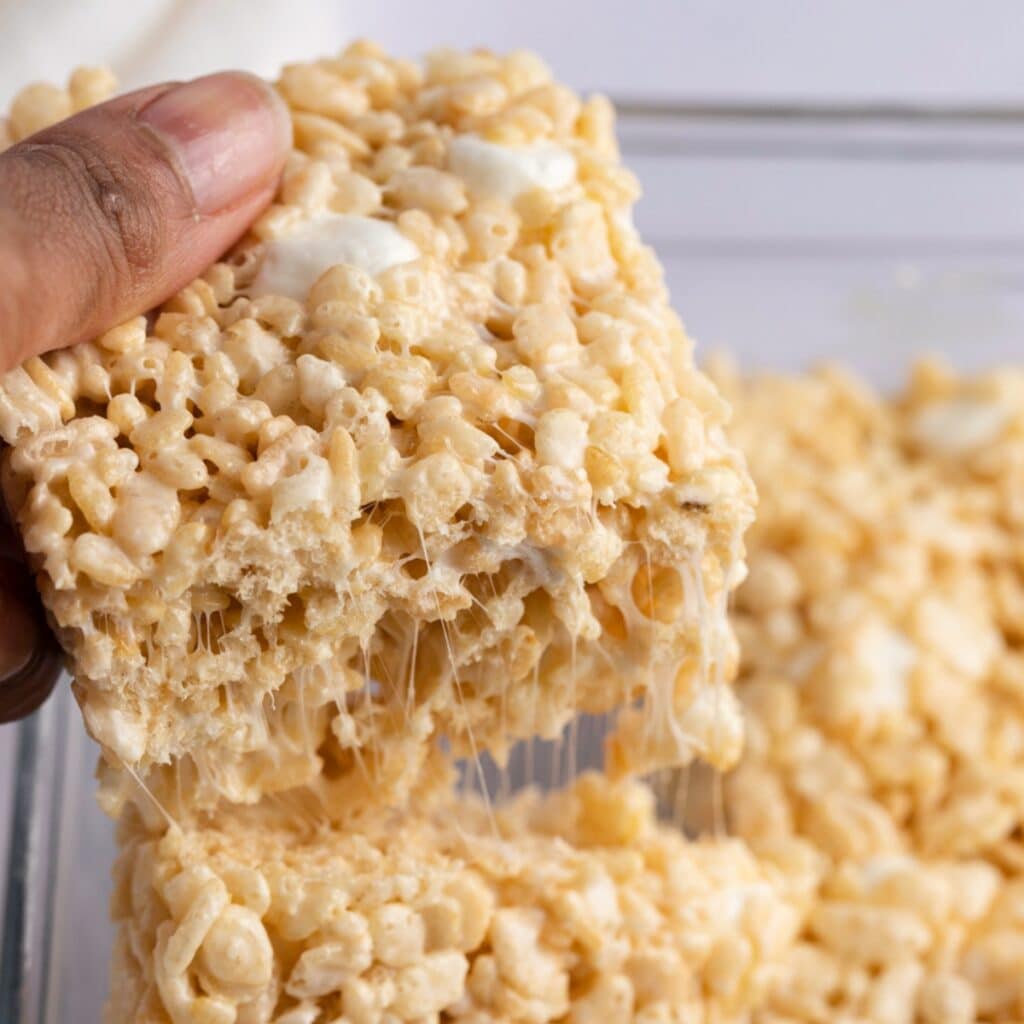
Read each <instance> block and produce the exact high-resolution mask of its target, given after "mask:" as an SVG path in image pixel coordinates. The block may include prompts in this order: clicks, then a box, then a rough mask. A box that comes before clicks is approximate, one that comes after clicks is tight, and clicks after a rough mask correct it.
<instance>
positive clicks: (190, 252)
mask: <svg viewBox="0 0 1024 1024" xmlns="http://www.w3.org/2000/svg"><path fill="white" fill-rule="evenodd" d="M290 139H291V126H290V122H289V119H288V112H287V109H286V108H285V106H284V104H283V102H282V101H281V100H280V99H279V98H278V97H277V94H276V93H274V91H273V90H272V89H271V88H270V87H269V86H268V85H266V84H265V83H264V82H262V81H261V80H260V79H258V78H255V77H253V76H251V75H246V74H241V73H236V72H226V73H222V74H217V75H210V76H208V77H206V78H199V79H196V80H195V81H192V82H187V83H185V84H173V85H161V86H154V87H153V88H150V89H143V90H141V91H139V92H135V93H131V94H129V95H126V96H121V97H119V98H117V99H114V100H111V101H110V102H108V103H104V104H101V105H100V106H97V107H93V108H91V109H89V110H86V111H84V112H83V113H81V114H78V115H76V116H75V117H72V118H69V119H68V120H66V121H62V122H60V123H59V124H56V125H53V126H52V127H50V128H47V129H45V130H44V131H41V132H39V133H38V134H36V135H33V136H30V137H29V138H27V139H25V140H24V141H22V142H20V143H18V144H17V145H15V146H12V147H11V148H10V149H8V150H6V151H5V152H4V153H2V154H0V372H4V371H6V370H8V369H10V368H11V367H12V366H15V365H17V364H18V363H20V362H22V361H24V360H25V359H26V358H28V357H29V356H32V355H36V354H38V353H40V352H44V351H47V350H49V349H52V348H59V347H61V346H64V345H68V344H72V343H74V342H78V341H84V340H85V339H87V338H90V337H93V336H94V335H96V334H99V333H100V332H101V331H103V330H104V329H106V328H107V327H110V326H111V325H112V324H115V323H118V322H120V321H122V320H124V319H127V318H128V317H130V316H132V315H134V314H136V313H139V312H142V311H144V310H146V309H149V308H150V307H152V306H154V305H156V304H157V303H159V302H161V301H162V300H163V299H165V298H167V297H168V296H170V295H172V294H174V293H175V292H176V291H178V290H179V289H180V288H181V287H183V286H184V285H185V284H187V283H188V282H189V281H191V280H192V279H193V278H194V277H195V276H196V275H197V274H199V273H201V272H202V271H203V270H204V269H205V268H206V267H207V266H208V265H209V264H211V263H213V262H214V261H215V260H216V259H217V258H218V257H219V256H220V255H221V254H222V253H223V252H224V250H225V249H227V248H228V247H229V246H230V245H231V244H232V243H233V242H234V241H235V240H236V239H238V238H239V237H240V236H241V234H242V233H243V232H244V231H245V229H246V227H247V226H248V225H249V224H250V222H251V221H252V220H253V219H254V218H255V217H256V215H257V214H258V213H259V212H260V210H262V208H263V207H264V206H266V205H267V203H268V202H269V201H270V199H271V196H272V195H273V192H274V188H275V186H276V183H277V178H278V175H279V174H280V172H281V169H282V167H283V166H284V161H285V157H286V155H287V152H288V147H289V144H290Z"/></svg>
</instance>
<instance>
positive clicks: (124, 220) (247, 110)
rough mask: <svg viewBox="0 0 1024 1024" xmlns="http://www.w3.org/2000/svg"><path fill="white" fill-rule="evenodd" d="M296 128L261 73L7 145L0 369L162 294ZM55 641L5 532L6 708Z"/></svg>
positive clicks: (262, 183)
mask: <svg viewBox="0 0 1024 1024" xmlns="http://www.w3.org/2000/svg"><path fill="white" fill-rule="evenodd" d="M290 140H291V126H290V122H289V119H288V113H287V110H286V108H285V107H284V104H283V103H282V102H281V100H280V99H278V98H277V96H276V94H275V93H274V92H273V90H271V89H270V88H269V87H268V86H267V85H265V84H264V83H263V82H261V81H260V80H259V79H257V78H253V77H251V76H249V75H243V74H238V73H224V74H218V75H210V76H209V77H207V78H200V79H197V80H196V81H194V82H188V83H185V84H171V85H158V86H154V87H152V88H149V89H142V90H140V91H139V92H135V93H130V94H129V95H126V96H121V97H119V98H117V99H114V100H111V101H110V102H109V103H104V104H101V105H100V106H97V107H93V108H92V109H90V110H86V111H84V112H83V113H81V114H78V115H76V116H75V117H72V118H69V119H68V120H67V121H62V122H61V123H60V124H57V125H54V126H53V127H51V128H47V129H46V130H45V131H42V132H39V133H38V134H36V135H33V136H31V137H30V138H27V139H25V140H23V141H22V142H20V143H18V144H17V145H15V146H12V147H11V148H10V149H8V150H6V151H5V152H4V153H2V154H0V373H6V372H7V371H8V370H9V369H11V368H12V367H14V366H17V365H18V364H19V363H21V362H22V361H24V360H25V359H27V358H29V357H30V356H33V355H37V354H39V353H41V352H46V351H48V350H50V349H54V348H60V347H62V346H65V345H69V344H73V343H75V342H79V341H84V340H86V339H88V338H91V337H94V336H95V335H96V334H99V333H100V332H101V331H103V330H104V329H106V328H107V327H110V326H112V325H114V324H116V323H119V322H120V321H122V320H125V319H127V318H129V317H131V316H134V315H135V314H137V313H140V312H143V311H145V310H147V309H149V308H151V307H153V306H155V305H156V304H157V303H159V302H161V301H163V300H164V299H166V298H168V297H169V296H171V295H173V294H174V293H175V292H176V291H178V290H179V289H180V288H182V287H183V286H184V285H186V284H188V282H189V281H191V280H192V279H193V278H194V277H196V275H198V274H199V273H201V272H202V271H203V270H204V269H205V268H206V267H207V266H209V265H210V264H211V263H213V262H215V261H216V259H217V258H218V257H219V256H220V255H221V254H222V253H223V252H224V250H225V249H227V248H228V247H229V246H230V245H231V244H232V243H233V242H234V241H235V240H236V239H238V238H239V237H240V236H241V235H242V234H243V232H244V231H245V229H246V228H247V227H248V225H249V224H250V223H251V222H252V220H253V219H254V218H255V217H256V216H257V214H259V213H260V211H261V210H262V209H263V208H264V207H265V206H266V205H267V204H268V203H269V202H270V199H271V196H272V195H273V193H274V188H275V186H276V184H277V179H278V176H279V175H280V173H281V170H282V168H283V166H284V161H285V157H286V156H287V152H288V147H289V145H290ZM59 666H60V659H59V651H58V649H57V645H56V642H55V641H54V639H53V637H52V636H51V634H50V632H49V630H48V629H47V627H46V624H45V619H44V617H43V614H42V610H41V608H40V605H39V601H38V598H37V597H36V595H35V591H34V588H33V587H32V584H31V581H30V579H29V577H28V574H27V570H26V568H25V566H24V564H23V562H22V561H21V558H20V552H19V549H18V547H17V542H16V539H15V538H14V536H13V535H12V534H11V532H10V529H9V528H8V527H3V528H2V530H0V721H10V720H11V719H13V718H18V717H20V716H22V715H25V714H27V713H28V712H30V711H33V710H34V709H35V708H36V707H38V706H39V704H40V703H42V701H43V700H44V699H45V698H46V696H47V694H48V693H49V692H50V690H51V689H52V688H53V685H54V683H55V682H56V679H57V675H58V672H59Z"/></svg>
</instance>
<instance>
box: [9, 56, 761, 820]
mask: <svg viewBox="0 0 1024 1024" xmlns="http://www.w3.org/2000/svg"><path fill="white" fill-rule="evenodd" d="M105 88H106V82H105V79H103V78H102V76H97V75H96V74H93V75H89V74H80V75H79V76H76V78H75V79H73V81H72V86H71V92H70V93H65V92H64V91H62V90H54V89H51V88H43V87H33V88H32V89H30V90H28V91H26V93H24V94H22V95H21V96H20V97H19V98H18V99H17V100H16V101H15V103H14V106H13V108H12V113H11V119H10V124H9V126H8V127H7V129H6V132H7V133H8V134H10V133H11V132H12V131H13V137H14V138H20V137H22V136H23V135H24V134H25V133H26V132H28V131H31V130H35V129H36V128H38V127H40V126H41V125H42V124H44V123H46V122H47V121H50V120H53V119H54V118H55V117H60V116H63V115H64V114H66V113H68V112H69V111H70V110H71V109H73V108H76V107H77V106H79V105H80V104H81V103H84V102H86V101H87V100H91V99H92V98H95V97H97V96H99V95H101V94H102V92H103V90H104V89H105ZM278 88H279V89H280V91H281V93H282V95H283V96H284V97H285V99H286V100H287V101H288V103H289V104H290V105H291V108H292V115H293V122H294V129H295V148H294V151H293V152H292V155H291V157H290V159H289V162H288V166H287V169H286V172H285V175H284V179H283V181H282V183H281V187H280V190H279V192H278V195H277V201H276V202H275V203H274V205H272V206H271V207H270V209H269V210H268V211H267V212H266V214H265V215H264V216H263V217H262V219H261V220H260V221H259V222H258V223H257V224H256V225H255V227H254V229H253V232H252V233H251V234H250V235H249V236H248V237H247V238H246V239H245V240H243V241H242V242H241V243H240V244H239V245H238V246H237V247H236V248H235V249H234V250H233V251H232V252H231V253H230V254H229V255H228V256H227V257H226V258H225V260H224V262H222V263H219V264H217V265H216V266H214V267H212V268H211V269H210V270H209V271H208V272H207V273H206V274H204V275H203V277H202V278H200V279H198V280H196V281H194V282H193V283H192V284H191V285H189V286H188V287H187V288H185V289H184V290H183V291H182V292H181V293H180V294H179V295H178V296H176V297H175V298H173V299H171V300H170V301H168V302H167V303H165V304H164V305H163V307H161V309H159V310H158V311H156V313H155V314H154V315H153V316H152V317H151V319H150V320H149V321H147V319H146V318H143V317H137V318H135V319H133V320H131V321H129V322H127V323H125V324H122V325H119V326H116V327H114V328H112V329H111V330H110V331H108V332H107V333H106V334H104V335H103V336H101V337H99V338H97V339H96V340H95V341H93V342H91V343H88V344H84V345H80V346H76V347H75V348H73V349H70V350H67V351H62V352H55V353H50V354H48V355H46V356H44V357H42V358H33V359H31V360H29V361H28V362H27V363H26V364H25V365H24V366H22V367H19V368H18V369H16V370H14V371H12V372H11V373H9V374H8V375H7V376H6V378H4V380H3V382H2V387H0V436H2V437H3V439H4V440H5V441H6V442H7V443H8V444H9V445H10V448H9V449H8V450H7V451H6V452H5V459H4V489H5V493H6V498H7V501H8V503H9V505H10V508H11V510H12V513H13V515H14V517H15V519H16V521H17V523H18V525H19V527H20V529H21V532H22V535H23V538H24V541H25V545H26V548H27V550H28V552H29V554H30V556H31V558H32V560H33V563H34V565H35V566H36V568H37V570H38V580H39V585H40V589H41V591H42V593H43V598H44V601H45V604H46V606H47V608H48V610H49V613H50V615H51V617H52V620H53V622H54V624H55V626H56V629H57V632H58V635H59V637H60V639H61V642H62V643H63V645H64V647H65V649H66V651H67V652H68V655H69V658H70V662H71V666H72V669H73V671H74V674H75V678H76V684H75V690H76V693H77V696H78V698H79V701H80V702H81V705H82V709H83V712H84V715H85V719H86V722H87V725H88V728H89V730H90V732H91V733H92V735H93V736H94V737H95V738H96V739H97V740H98V741H99V742H100V743H101V745H102V746H103V747H104V749H105V751H106V755H107V758H108V760H109V761H110V763H111V764H112V765H113V766H115V767H117V768H120V766H121V765H127V766H129V767H130V768H132V770H133V771H136V772H138V773H139V774H140V775H141V776H142V777H144V778H145V777H146V776H147V774H148V775H149V782H150V784H151V785H152V786H154V787H155V788H157V789H161V788H162V787H163V788H167V789H170V788H173V787H172V786H170V784H169V782H168V779H167V778H164V776H166V775H167V774H168V771H170V773H171V775H173V774H174V772H175V771H177V770H178V769H179V768H180V770H181V771H183V772H184V773H185V775H186V776H188V777H189V778H190V779H191V780H192V784H193V785H194V786H195V787H196V789H195V792H194V794H193V795H194V797H195V800H196V801H198V802H201V803H210V802H211V801H212V800H213V799H214V798H215V797H216V796H219V795H227V796H230V797H231V798H232V799H236V800H255V799H257V798H258V797H259V796H260V795H261V794H262V793H264V792H267V791H268V790H270V789H273V788H287V787H290V786H293V785H295V784H297V783H298V782H300V781H303V780H309V779H312V778H314V777H315V776H316V775H317V774H318V772H319V771H320V770H321V768H322V766H323V764H324V762H325V760H326V761H329V762H331V763H333V764H335V765H336V766H340V767H339V770H345V769H346V768H347V769H353V770H354V767H355V765H356V762H357V761H358V762H361V763H369V762H371V761H374V760H375V758H369V757H367V756H366V753H367V752H368V751H369V750H370V749H371V748H377V747H379V746H381V736H382V733H386V732H389V731H390V732H392V733H395V734H399V735H402V736H406V735H408V734H415V735H416V736H417V737H419V738H420V739H421V740H422V741H423V742H427V741H429V740H431V739H432V738H433V737H436V736H440V735H443V736H446V737H447V738H448V740H450V742H451V744H452V746H453V749H454V750H455V751H456V753H461V754H474V753H477V752H479V751H481V750H484V749H487V750H490V751H492V752H494V753H495V754H496V756H497V757H498V758H499V760H500V759H501V758H502V757H503V756H504V751H505V749H506V748H507V746H508V744H509V743H510V742H511V741H513V740H515V739H516V738H518V737H523V736H528V735H533V734H540V735H542V736H548V737H551V736H555V735H557V734H558V733H559V732H560V730H561V729H562V727H563V726H564V725H565V724H566V722H567V721H568V720H569V719H570V718H571V717H572V716H573V715H574V714H575V713H576V712H577V711H590V712H603V711H606V710H609V709H611V708H614V707H616V706H620V705H624V704H627V703H628V704H630V705H633V706H634V709H633V710H631V711H630V712H629V714H627V715H626V716H625V717H624V721H623V730H622V733H621V735H620V738H619V740H618V741H616V742H615V743H614V745H613V751H612V755H611V756H612V761H613V764H614V766H615V769H616V770H617V771H636V770H643V769H646V768H649V767H652V766H653V765H654V764H656V763H663V762H685V761H687V760H689V759H691V758H693V757H695V756H698V755H699V756H703V757H706V758H707V759H709V760H711V761H713V762H715V763H717V764H720V765H723V766H724V765H728V764H730V763H732V762H733V761H734V760H735V759H736V757H737V756H738V753H739V748H740V737H741V726H740V721H739V716H738V713H737V709H736V706H735V704H734V700H733V698H732V696H731V694H730V692H729V691H728V689H727V688H726V687H725V686H724V685H723V683H724V681H725V680H726V679H727V678H728V677H729V675H730V673H731V671H732V670H733V669H734V663H735V651H734V644H733V641H732V639H731V636H730V633H729V628H728V625H727V622H726V617H725V608H726V603H727V599H728V596H729V593H730V591H731V589H732V588H733V587H734V586H735V584H736V583H737V582H738V580H739V579H740V578H741V576H742V573H743V566H742V556H743V548H742V534H743V531H744V528H745V527H746V525H747V523H748V522H749V520H750V518H751V515H752V504H753V491H752V487H751V485H750V482H749V479H748V477H747V474H746V471H745V468H744V466H743V463H742V460H741V458H740V457H739V455H738V453H737V452H736V450H735V448H734V447H732V445H731V444H730V443H729V442H728V441H727V440H726V438H725V434H724V431H723V425H724V423H725V421H726V418H727V406H726V405H725V403H724V402H722V401H721V400H720V399H719V397H718V396H717V394H716V392H715V390H714V388H713V387H712V386H711V385H710V383H709V382H708V380H707V378H706V377H704V376H703V375H702V374H701V373H699V372H698V371H697V370H696V369H695V368H694V365H693V359H692V354H691V348H692V346H691V342H690V340H689V339H688V338H687V337H686V335H685V334H684V332H683V329H682V327H681V325H680V323H679V321H678V319H677V318H676V316H675V315H674V313H673V312H672V311H671V309H670V308H669V305H668V299H667V295H666V291H665V287H664V284H663V282H662V273H661V268H660V267H659V265H658V263H657V261H656V259H655V258H654V255H653V253H652V252H651V251H650V250H649V249H647V248H646V247H644V246H643V245H642V244H641V242H640V240H639V238H638V237H637V234H636V231H635V230H634V228H633V227H632V222H631V219H630V216H629V210H630V206H631V204H632V203H633V201H634V200H635V198H636V196H637V194H638V187H637V184H636V182H635V180H634V179H633V178H632V176H631V175H630V174H629V173H628V172H627V171H625V170H624V169H623V168H622V167H621V166H620V164H619V163H618V158H617V154H616V147H615V140H614V135H613V127H612V117H611V113H610V108H609V107H608V104H607V102H606V101H605V100H603V99H601V98H595V99H590V100H587V101H581V100H580V99H579V98H577V97H576V96H575V95H574V94H573V93H571V92H570V91H569V90H567V89H566V88H565V87H564V86H561V85H559V84H558V83H556V82H554V81H552V80H551V78H550V75H549V73H548V72H547V70H546V69H545V68H544V67H543V65H542V64H540V62H539V61H537V60H536V59H535V58H532V57H525V56H523V55H521V54H512V55H509V56H508V57H500V56H497V55H494V54H490V53H484V52H479V53H474V54H472V55H464V54H455V53H441V54H435V55H433V56H431V57H430V58H428V59H427V61H426V62H425V64H424V65H423V66H422V67H421V66H416V65H413V64H410V63H409V62H406V61H400V60H395V59H393V58H390V57H388V56H386V55H385V54H384V53H382V52H381V51H380V50H378V49H377V48H375V47H372V46H369V45H367V44H361V43H360V44H356V45H354V46H352V47H350V48H349V49H347V50H346V51H344V52H343V53H342V54H341V55H340V56H338V57H333V58H328V59H325V60H322V61H318V62H315V63H312V64H308V65H296V66H293V67H289V68H286V69H285V71H284V73H283V74H282V77H281V80H280V82H279V83H278ZM640 704H642V708H643V710H642V711H641V710H639V708H638V705H640ZM268 751H269V752H270V753H269V755H268ZM268 756H269V757H270V758H271V759H273V758H277V759H278V762H279V764H280V765H281V766H283V769H282V770H281V771H280V772H279V775H280V778H279V779H275V778H274V776H275V774H276V773H277V764H276V763H275V765H274V766H273V768H272V770H268V769H267V767H266V764H267V759H268ZM168 765H171V766H172V767H171V768H170V769H168V768H167V767H166V766H168ZM160 766H164V768H163V770H161V771H156V772H151V769H155V768H159V767H160ZM117 804H118V798H117V797H114V796H112V797H111V798H110V806H111V808H112V809H114V810H116V808H117Z"/></svg>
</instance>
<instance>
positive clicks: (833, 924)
mask: <svg viewBox="0 0 1024 1024" xmlns="http://www.w3.org/2000/svg"><path fill="white" fill-rule="evenodd" d="M716 376H717V377H718V380H719V383H720V385H721V386H722V388H723V390H724V393H725V394H726V395H727V396H728V397H729V399H730V400H731V401H733V402H734V404H735V407H736V409H737V418H736V422H735V425H734V427H735V435H734V436H735V438H736V440H737V441H738V442H739V443H740V445H741V447H742V448H743V449H744V451H745V453H746V455H747V458H748V460H749V464H750V468H751V472H752V474H753V476H754V479H755V481H756V483H757V486H758V490H759V496H760V501H759V510H758V519H757V523H756V525H755V526H754V528H753V529H752V530H751V533H750V538H749V562H750V575H749V578H748V580H747V581H746V583H745V584H744V585H743V586H742V587H741V588H740V590H739V593H738V595H737V603H736V611H735V624H736V629H737V632H738V635H739V638H740V642H741V645H742V650H743V657H742V664H741V670H740V677H739V681H738V691H739V693H740V694H741V699H742V701H743V705H744V709H745V716H746V726H747V734H748V742H747V749H746V752H745V754H744V758H743V760H742V762H741V764H740V766H739V768H738V769H737V770H736V772H735V773H733V774H732V775H731V776H729V777H727V779H726V783H725V791H726V803H727V811H728V816H729V821H730V824H731V827H732V830H733V832H734V834H736V835H737V836H739V837H740V838H743V839H746V840H747V841H748V842H750V844H751V846H752V848H753V850H754V851H755V852H756V853H757V854H759V855H762V856H774V855H776V854H777V853H778V852H779V851H780V850H784V849H787V848H792V847H793V846H795V845H796V846H799V845H801V844H803V845H806V846H808V847H810V848H813V849H814V850H815V851H816V852H817V854H818V855H819V856H820V858H821V868H820V870H821V877H820V883H819V890H818V896H817V899H816V901H815V904H814V908H813V910H812V912H811V914H810V916H809V918H808V920H807V922H806V924H805V927H804V932H803V936H802V940H801V944H800V946H799V948H798V950H797V952H796V954H795V955H794V956H793V958H792V959H791V960H790V961H789V962H788V964H787V967H786V970H785V972H784V974H783V976H782V977H781V978H780V980H779V983H778V985H777V986H776V987H775V988H774V989H773V991H772V994H771V996H770V998H769V1000H768V1001H767V1003H766V1010H765V1013H766V1014H767V1016H766V1017H765V1021H780V1020H785V1021H794V1022H796V1021H801V1022H819V1021H838V1020H841V1021H848V1022H855V1021H863V1022H868V1021H871V1022H874V1024H915V1022H925V1024H939V1022H942V1024H972V1022H974V1021H987V1022H997V1021H998V1022H1009V1021H1018V1020H1020V1019H1021V1018H1022V1017H1024V836H1022V826H1024V801H1022V799H1021V796H1022V793H1024V789H1022V782H1024V699H1022V697H1024V689H1022V683H1024V672H1022V670H1024V659H1022V655H1021V651H1020V638H1021V623H1022V622H1024V585H1022V580H1024V575H1022V570H1024V561H1022V551H1024V548H1022V547H1021V537H1022V536H1024V532H1022V531H1024V511H1022V508H1024V506H1022V505H1021V502H1020V495H1021V494H1022V493H1024V490H1022V488H1024V374H1022V373H1021V372H1019V371H1014V372H1010V371H1005V372H998V373H992V374H988V375H984V376H980V377H977V378H974V379H962V378H958V377H957V376H956V375H954V374H953V373H952V372H951V371H950V370H948V369H946V368H944V367H943V366H941V365H940V364H937V363H924V364H922V365H921V366H919V367H918V369H917V370H916V371H915V372H914V374H913V376H912V379H911V380H910V383H909V386H908V387H907V388H906V390H905V391H904V393H902V394H901V395H899V396H897V397H895V398H893V399H884V398H881V397H879V396H877V395H875V394H872V393H871V392H870V391H869V390H868V389H867V388H866V387H864V386H863V385H862V384H861V383H859V382H858V381H856V380H854V379H852V378H851V377H849V376H847V375H846V374H843V373H840V372H838V371H825V372H821V373H816V374H813V375H809V376H806V377H794V378H777V377H768V378H761V379H755V380H752V381H750V382H742V381H740V380H738V379H736V378H735V376H733V375H732V374H730V373H729V372H728V371H726V370H723V371H722V372H721V373H719V374H717V375H716Z"/></svg>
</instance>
